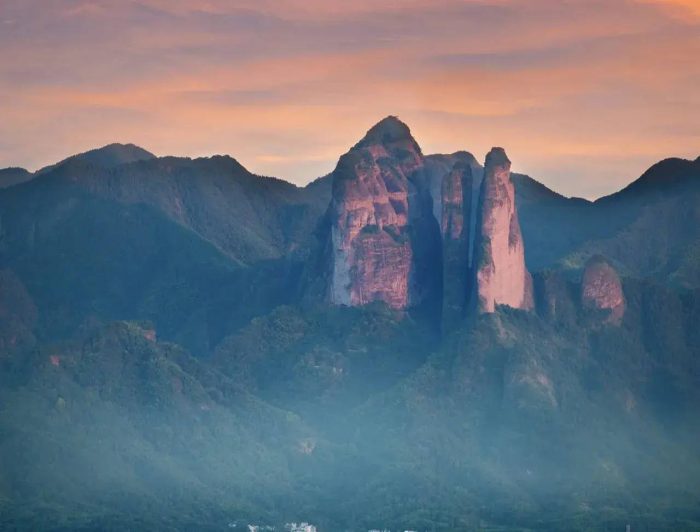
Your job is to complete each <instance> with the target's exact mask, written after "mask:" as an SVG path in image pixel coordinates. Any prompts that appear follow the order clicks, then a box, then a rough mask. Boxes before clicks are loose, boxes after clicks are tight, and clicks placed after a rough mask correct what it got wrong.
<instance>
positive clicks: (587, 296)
mask: <svg viewBox="0 0 700 532" xmlns="http://www.w3.org/2000/svg"><path fill="white" fill-rule="evenodd" d="M581 303H582V304H583V306H584V308H588V309H595V310H600V311H606V312H607V317H606V319H605V321H606V322H607V323H610V324H613V325H619V324H620V323H621V322H622V318H623V317H624V315H625V307H626V305H625V295H624V292H623V291H622V282H621V281H620V276H619V275H618V273H617V271H616V270H615V268H613V267H612V266H611V265H610V263H609V262H608V261H607V260H606V259H605V257H603V256H601V255H595V256H593V257H591V258H590V259H589V260H588V262H587V263H586V267H585V268H584V271H583V280H582V282H581Z"/></svg>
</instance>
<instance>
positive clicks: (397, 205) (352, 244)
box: [330, 117, 423, 308]
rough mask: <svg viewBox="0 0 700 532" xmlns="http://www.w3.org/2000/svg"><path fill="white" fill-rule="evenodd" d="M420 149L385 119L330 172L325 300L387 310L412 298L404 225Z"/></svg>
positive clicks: (411, 262)
mask: <svg viewBox="0 0 700 532" xmlns="http://www.w3.org/2000/svg"><path fill="white" fill-rule="evenodd" d="M422 167H423V155H422V153H421V151H420V148H419V147H418V144H417V143H416V141H415V140H414V139H413V137H411V133H410V131H409V129H408V127H407V126H406V125H405V124H403V123H402V122H400V121H399V120H398V119H396V118H394V117H388V118H386V119H384V120H382V121H381V122H379V123H378V124H377V125H376V126H374V127H373V128H372V129H370V130H369V131H368V133H367V135H366V136H365V138H364V139H363V140H362V141H360V142H359V143H358V144H357V145H355V146H354V147H353V148H352V149H351V150H350V151H349V152H348V153H346V154H345V155H343V156H342V157H341V158H340V161H339V162H338V166H337V167H336V169H335V171H334V173H333V194H332V201H331V207H330V214H331V241H332V257H331V260H332V272H331V284H330V300H331V302H332V303H334V304H342V305H363V304H366V303H370V302H372V301H383V302H385V303H386V304H387V305H389V306H390V307H393V308H406V307H408V306H409V305H411V304H413V303H417V301H416V294H415V292H414V290H412V282H411V279H412V275H413V271H414V249H413V246H412V244H411V235H410V231H409V215H410V211H411V209H413V208H414V206H412V205H409V195H415V186H414V184H413V183H411V182H410V181H409V178H410V177H411V176H412V175H413V174H415V173H416V172H418V171H420V170H421V169H422Z"/></svg>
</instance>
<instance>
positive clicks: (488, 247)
mask: <svg viewBox="0 0 700 532" xmlns="http://www.w3.org/2000/svg"><path fill="white" fill-rule="evenodd" d="M477 224H478V229H477V233H476V242H475V246H476V247H475V258H476V262H475V268H476V279H475V295H476V304H477V308H478V310H479V311H480V312H487V313H488V312H493V311H494V310H495V308H496V305H508V306H510V307H513V308H519V309H531V308H532V307H533V296H532V278H531V276H530V273H529V272H528V271H527V269H526V268H525V246H524V244H523V239H522V235H521V232H520V223H519V221H518V211H517V209H516V206H515V188H514V186H513V183H512V181H511V179H510V160H509V159H508V157H507V155H506V153H505V151H504V150H503V148H492V149H491V151H490V152H489V154H488V155H487V156H486V164H485V167H484V179H483V183H482V185H481V195H480V199H479V210H478V214H477Z"/></svg>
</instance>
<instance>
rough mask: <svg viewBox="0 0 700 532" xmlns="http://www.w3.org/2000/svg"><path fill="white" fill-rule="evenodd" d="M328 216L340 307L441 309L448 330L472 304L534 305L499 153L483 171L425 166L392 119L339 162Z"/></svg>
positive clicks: (488, 308) (443, 163)
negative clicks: (377, 304) (426, 305)
mask: <svg viewBox="0 0 700 532" xmlns="http://www.w3.org/2000/svg"><path fill="white" fill-rule="evenodd" d="M329 215H330V221H331V244H332V251H331V258H330V260H331V264H332V266H331V279H330V287H329V298H330V301H331V302H332V303H334V304H339V305H353V306H354V305H364V304H367V303H370V302H372V301H383V302H385V303H386V304H387V305H389V306H390V307H393V308H397V309H404V308H407V307H411V306H416V305H418V304H420V303H422V302H425V301H431V300H437V301H440V302H441V303H442V309H441V311H442V315H443V319H444V320H445V321H446V322H447V323H448V324H454V323H456V322H457V321H458V319H459V318H460V317H462V316H463V315H464V312H465V310H466V308H467V303H468V302H469V300H470V299H475V300H477V301H478V309H479V310H480V311H482V312H493V311H494V310H495V306H496V305H498V304H502V305H509V306H511V307H514V308H520V309H530V308H532V306H533V293H532V279H531V277H530V274H529V273H528V272H527V270H526V268H525V254H524V246H523V241H522V236H521V233H520V225H519V223H518V214H517V210H516V207H515V190H514V186H513V183H512V182H511V180H510V161H509V160H508V158H507V157H506V154H505V152H504V151H503V150H502V149H501V148H494V149H493V150H492V151H491V152H490V153H489V155H488V156H487V158H486V168H485V169H482V167H481V166H480V165H479V164H478V163H477V162H476V160H475V159H474V157H473V156H472V155H471V154H469V153H467V152H458V153H455V154H452V155H434V156H430V157H427V158H424V157H423V155H422V153H421V151H420V148H419V147H418V144H417V143H416V141H415V140H414V139H413V137H412V136H411V133H410V131H409V129H408V127H407V126H406V125H405V124H403V123H402V122H400V121H399V120H398V119H396V118H394V117H389V118H386V119H384V120H383V121H381V122H379V123H378V124H377V125H376V126H374V127H373V128H372V129H370V130H369V132H368V133H367V135H366V136H365V138H364V139H363V140H362V141H360V142H359V143H358V144H357V145H355V146H354V147H353V148H352V149H351V150H350V151H349V152H348V153H346V154H345V155H343V156H342V157H341V158H340V161H339V162H338V166H337V167H336V169H335V171H334V173H333V193H332V202H331V207H330V209H329ZM433 295H435V296H436V297H435V298H433V297H432V296H433Z"/></svg>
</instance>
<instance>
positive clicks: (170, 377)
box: [0, 117, 700, 530]
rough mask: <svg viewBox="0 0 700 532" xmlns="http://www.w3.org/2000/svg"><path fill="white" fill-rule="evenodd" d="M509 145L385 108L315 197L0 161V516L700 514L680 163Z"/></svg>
mask: <svg viewBox="0 0 700 532" xmlns="http://www.w3.org/2000/svg"><path fill="white" fill-rule="evenodd" d="M511 165H512V166H513V168H515V169H517V161H513V162H512V163H511V161H510V160H509V158H508V155H507V147H505V149H504V148H499V147H495V148H493V149H492V150H491V151H490V152H489V153H488V154H487V155H486V157H485V159H484V164H483V165H482V164H481V163H480V162H479V160H477V158H476V157H475V156H473V155H472V154H470V153H468V152H466V151H460V152H457V153H454V154H437V155H426V154H423V152H422V150H421V148H420V146H419V144H418V143H417V142H416V140H415V139H414V138H413V137H412V135H411V133H410V130H409V128H408V126H406V125H405V124H404V123H402V122H401V121H400V120H398V119H397V118H395V117H387V118H385V119H383V120H382V121H380V122H379V123H377V124H376V125H375V126H373V127H372V128H371V129H370V130H369V131H368V132H367V134H366V135H365V136H364V137H363V138H362V139H361V140H360V141H359V142H358V143H357V144H356V145H355V146H353V147H352V148H350V149H349V151H348V152H347V153H346V154H344V155H342V156H341V157H340V159H339V161H338V165H337V167H336V169H335V170H334V171H333V172H332V173H331V174H330V175H328V176H325V177H321V178H319V179H317V180H316V181H313V182H312V183H310V184H309V185H307V186H305V187H296V186H294V185H292V184H290V183H287V182H285V181H283V180H280V179H275V178H270V177H260V176H256V175H253V174H251V173H250V172H248V171H247V170H246V169H245V168H244V167H243V166H241V165H240V164H239V163H238V162H237V161H236V160H235V159H233V158H231V157H229V156H216V157H211V158H203V159H194V160H192V159H188V158H178V157H162V158H158V157H155V156H154V155H152V154H150V153H149V152H147V151H145V150H143V149H142V148H139V147H137V146H134V145H118V144H114V145H109V146H105V147H104V148H100V149H96V150H93V151H90V152H87V153H85V154H81V155H76V156H73V157H69V158H67V159H65V160H63V161H61V162H59V163H57V164H55V165H53V166H50V167H47V168H44V169H42V170H40V171H38V172H36V173H33V174H31V173H29V172H26V171H23V170H21V169H6V170H0V187H2V189H1V190H0V318H1V322H0V399H1V401H0V405H2V406H1V409H0V451H2V452H0V461H2V464H1V465H2V467H0V516H1V517H0V526H5V527H8V528H12V527H16V528H55V529H60V528H61V527H64V528H71V529H74V528H85V529H100V528H110V527H111V528H119V527H125V526H130V527H136V528H140V527H149V528H168V527H176V528H191V527H197V528H211V529H212V530H218V529H223V528H225V527H226V526H227V524H228V523H229V522H233V521H235V520H236V519H239V518H240V519H243V520H246V522H251V523H252V522H256V523H268V524H277V525H279V523H284V522H289V521H293V520H297V521H301V520H306V521H310V522H313V523H315V524H317V525H318V526H319V527H320V529H322V530H367V529H370V528H380V529H382V528H385V527H386V528H396V529H401V530H403V529H413V530H470V529H475V528H478V527H486V528H488V527H494V528H495V527H502V529H511V528H512V529H516V527H520V528H518V529H522V528H525V529H528V528H529V529H587V528H602V527H606V526H607V527H613V528H619V527H621V526H625V525H626V524H629V523H633V524H634V526H633V529H636V528H635V527H638V528H640V529H644V528H643V527H647V529H650V530H659V529H668V530H679V529H693V528H695V527H698V526H700V482H699V479H700V453H699V452H698V448H697V445H696V442H697V441H698V440H697V438H698V436H700V423H698V421H699V420H698V418H697V415H696V409H697V406H698V404H700V403H699V402H698V400H699V399H700V393H699V392H700V388H699V387H698V385H699V384H700V382H699V378H700V333H699V332H698V330H697V327H696V324H697V323H698V320H699V319H700V158H698V159H696V160H694V161H688V160H682V159H666V160H664V161H661V162H659V163H657V164H656V165H654V166H652V167H651V168H650V169H649V170H648V171H647V172H645V173H644V175H642V176H641V177H640V178H639V179H637V180H635V181H633V182H632V183H631V184H630V185H629V186H627V187H625V188H624V189H622V190H620V191H619V192H617V193H615V194H612V195H610V196H607V197H604V198H601V199H599V200H596V201H594V202H590V201H587V200H582V199H577V198H566V197H563V196H561V195H559V194H557V193H556V192H554V191H552V190H550V189H548V188H547V187H545V186H544V185H542V184H541V183H539V182H538V181H536V180H535V179H533V178H531V177H529V176H525V175H521V174H517V173H511ZM10 457H15V458H13V459H10ZM17 457H19V458H17Z"/></svg>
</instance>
